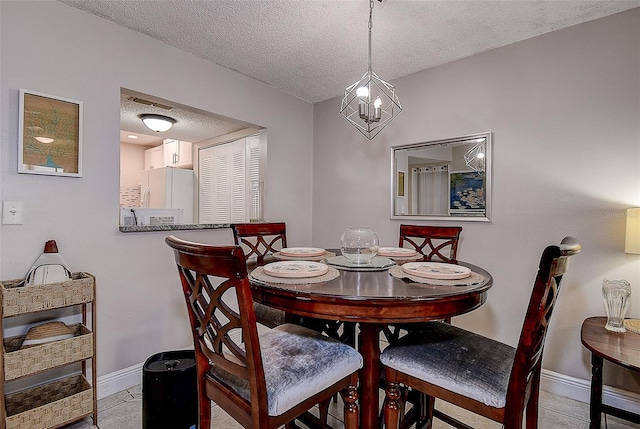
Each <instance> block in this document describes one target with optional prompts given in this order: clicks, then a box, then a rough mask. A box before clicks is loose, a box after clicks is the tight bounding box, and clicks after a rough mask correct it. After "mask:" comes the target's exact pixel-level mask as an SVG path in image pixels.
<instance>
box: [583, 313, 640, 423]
mask: <svg viewBox="0 0 640 429" xmlns="http://www.w3.org/2000/svg"><path fill="white" fill-rule="evenodd" d="M606 323H607V318H606V317H589V318H588V319H585V321H584V322H583V323H582V330H581V332H580V339H581V340H582V345H584V346H585V347H586V348H587V349H588V350H589V351H590V352H591V401H590V405H589V419H590V423H589V429H600V422H601V418H602V413H605V414H610V415H612V416H616V417H619V418H622V419H625V420H628V421H631V422H633V423H640V415H639V414H636V413H632V412H630V411H626V410H622V409H620V408H616V407H613V406H611V405H606V404H603V403H602V366H603V363H604V360H605V359H606V360H608V361H609V362H612V363H614V364H616V365H620V366H622V367H625V368H628V369H631V370H634V371H640V334H636V333H634V332H629V331H627V332H610V331H607V330H606V329H605V328H604V325H605V324H606Z"/></svg>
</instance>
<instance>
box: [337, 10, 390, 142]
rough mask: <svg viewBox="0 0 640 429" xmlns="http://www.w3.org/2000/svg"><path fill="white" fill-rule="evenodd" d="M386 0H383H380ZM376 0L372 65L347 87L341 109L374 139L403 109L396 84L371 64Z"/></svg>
mask: <svg viewBox="0 0 640 429" xmlns="http://www.w3.org/2000/svg"><path fill="white" fill-rule="evenodd" d="M378 1H382V0H378ZM372 28H373V0H369V68H368V69H367V71H366V72H365V74H364V75H363V76H362V77H361V78H360V80H358V81H357V82H355V83H353V84H351V85H349V86H348V87H347V88H346V89H345V90H344V98H343V99H342V104H341V106H340V113H341V114H342V115H343V116H344V117H345V119H346V120H347V121H349V122H350V123H351V125H353V126H354V127H356V129H357V130H358V131H360V132H361V133H362V134H363V135H364V136H365V137H366V138H368V139H369V140H372V139H373V138H374V137H375V136H376V135H378V133H379V132H380V131H382V129H383V128H384V127H386V126H387V125H388V124H389V122H391V121H392V120H393V118H395V117H396V116H398V114H399V113H400V112H401V111H402V106H400V100H399V99H398V97H397V96H396V93H395V87H394V86H393V85H391V84H390V83H388V82H385V81H384V80H382V79H380V78H379V77H378V75H377V74H375V73H374V72H373V69H372V68H371V29H372Z"/></svg>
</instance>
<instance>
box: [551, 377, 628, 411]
mask: <svg viewBox="0 0 640 429" xmlns="http://www.w3.org/2000/svg"><path fill="white" fill-rule="evenodd" d="M540 388H541V389H542V390H544V391H546V392H549V393H553V394H554V395H558V396H564V397H566V398H570V399H574V400H576V401H580V402H585V403H587V404H588V403H589V400H590V397H591V381H590V380H582V379H580V378H574V377H570V376H568V375H563V374H560V373H557V372H553V371H549V370H545V369H543V370H542V375H541V377H540ZM602 402H603V403H605V404H608V405H611V406H613V407H616V408H621V409H623V410H627V411H630V412H632V413H636V414H640V394H637V393H634V392H629V391H627V390H622V389H617V388H615V387H609V386H603V388H602Z"/></svg>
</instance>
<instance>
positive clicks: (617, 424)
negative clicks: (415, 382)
mask: <svg viewBox="0 0 640 429" xmlns="http://www.w3.org/2000/svg"><path fill="white" fill-rule="evenodd" d="M436 408H439V409H441V410H442V411H444V412H447V413H448V414H451V415H454V416H456V417H457V418H459V419H460V420H462V421H464V422H465V423H467V424H469V425H471V426H473V427H474V428H476V429H499V428H501V425H499V424H497V423H495V422H491V421H489V420H486V419H484V418H481V417H477V416H474V415H470V414H468V413H466V412H465V411H463V410H459V409H458V410H456V409H455V407H453V406H451V405H447V404H444V403H439V402H436ZM340 409H341V405H340V406H338V405H337V404H334V403H332V409H331V411H330V413H331V415H332V416H333V418H332V419H331V421H330V422H329V424H330V425H331V426H333V427H334V428H336V429H338V428H343V425H342V422H341V421H340V420H339V416H340V412H339V411H340ZM98 420H99V422H98V423H99V425H100V429H141V428H142V387H141V386H135V387H133V388H131V389H127V390H125V391H122V392H119V393H116V394H114V395H111V396H108V397H106V398H104V399H101V400H99V401H98ZM606 421H607V426H605V421H604V419H603V423H602V426H603V427H607V428H608V429H625V428H628V429H640V425H636V424H633V423H628V422H624V421H622V420H619V419H617V418H614V417H610V416H609V417H607V419H606ZM588 426H589V405H588V404H586V403H583V402H578V401H574V400H572V399H567V398H563V397H559V396H556V395H552V394H550V393H547V392H541V400H540V415H539V425H538V427H539V428H540V429H585V428H587V427H588ZM94 428H95V426H93V425H92V421H91V419H90V418H89V419H85V420H83V421H81V422H78V423H75V424H72V425H70V426H67V427H66V429H94ZM448 428H451V426H449V425H447V424H444V423H442V422H441V421H439V420H436V421H435V425H434V429H448ZM176 429H181V428H176ZM211 429H241V426H240V425H239V424H237V423H236V422H235V421H234V420H233V419H232V418H231V417H229V416H228V415H227V414H225V413H224V412H223V411H222V410H221V409H220V408H219V407H218V406H216V405H214V406H213V413H212V423H211ZM363 429H370V428H363Z"/></svg>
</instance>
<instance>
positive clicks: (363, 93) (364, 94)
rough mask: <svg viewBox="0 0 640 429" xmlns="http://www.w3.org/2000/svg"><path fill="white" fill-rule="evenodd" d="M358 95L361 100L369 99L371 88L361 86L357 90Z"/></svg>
mask: <svg viewBox="0 0 640 429" xmlns="http://www.w3.org/2000/svg"><path fill="white" fill-rule="evenodd" d="M356 95H357V96H358V97H359V98H360V99H365V98H368V97H369V88H367V87H366V86H361V87H360V88H358V89H357V90H356Z"/></svg>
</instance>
